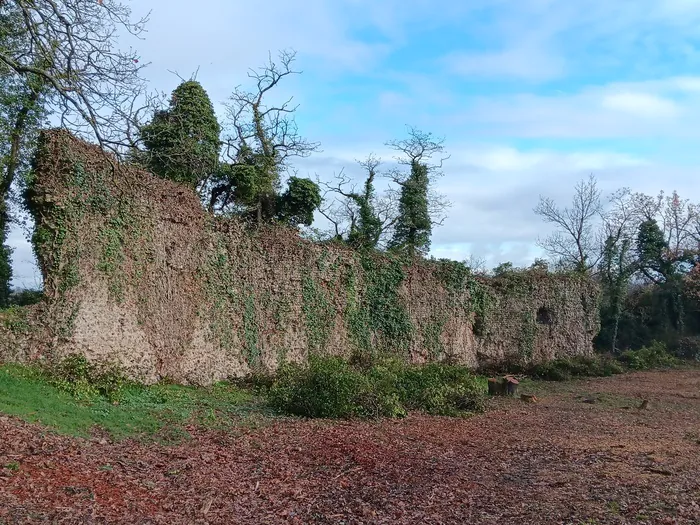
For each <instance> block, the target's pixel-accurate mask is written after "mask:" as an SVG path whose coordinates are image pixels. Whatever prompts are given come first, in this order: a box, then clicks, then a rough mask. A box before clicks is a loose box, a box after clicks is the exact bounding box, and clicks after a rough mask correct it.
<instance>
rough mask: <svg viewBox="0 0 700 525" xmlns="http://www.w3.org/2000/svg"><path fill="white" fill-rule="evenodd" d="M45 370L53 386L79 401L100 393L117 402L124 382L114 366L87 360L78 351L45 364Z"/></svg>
mask: <svg viewBox="0 0 700 525" xmlns="http://www.w3.org/2000/svg"><path fill="white" fill-rule="evenodd" d="M46 372H47V374H48V376H49V378H50V382H51V384H53V385H54V386H55V387H56V388H58V389H59V390H63V391H64V392H67V393H69V394H71V395H72V396H74V397H75V398H78V399H82V400H90V399H94V398H96V397H98V396H103V397H105V398H107V399H108V400H109V401H113V402H114V401H119V400H120V399H121V397H122V394H123V390H124V387H125V386H126V384H127V381H126V378H125V377H124V374H123V372H122V371H121V369H120V368H119V367H118V366H117V365H114V364H110V363H102V364H95V363H91V362H89V361H88V360H87V358H86V357H85V356H84V355H81V354H70V355H68V356H66V357H65V358H63V359H62V360H60V361H58V362H57V363H52V364H50V365H48V367H47V369H46Z"/></svg>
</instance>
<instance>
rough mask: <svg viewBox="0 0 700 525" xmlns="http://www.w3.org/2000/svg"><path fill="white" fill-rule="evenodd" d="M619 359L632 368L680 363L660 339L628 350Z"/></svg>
mask: <svg viewBox="0 0 700 525" xmlns="http://www.w3.org/2000/svg"><path fill="white" fill-rule="evenodd" d="M619 360H620V362H621V363H623V364H624V365H625V366H626V367H627V368H630V369H631V370H649V369H651V368H670V367H672V366H675V365H677V364H678V360H677V359H676V358H675V357H674V356H672V355H671V354H670V353H669V351H668V349H667V348H666V345H665V344H664V343H660V342H658V341H654V342H653V343H651V344H650V345H649V346H645V347H643V348H640V349H639V350H627V351H626V352H623V353H622V354H621V355H620V357H619Z"/></svg>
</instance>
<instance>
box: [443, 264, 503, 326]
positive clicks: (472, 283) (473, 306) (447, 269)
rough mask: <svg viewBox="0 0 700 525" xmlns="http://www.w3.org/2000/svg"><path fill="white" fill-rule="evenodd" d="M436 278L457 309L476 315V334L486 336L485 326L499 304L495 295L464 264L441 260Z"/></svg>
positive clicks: (474, 321)
mask: <svg viewBox="0 0 700 525" xmlns="http://www.w3.org/2000/svg"><path fill="white" fill-rule="evenodd" d="M436 276H437V277H438V279H440V281H441V282H442V283H443V285H444V286H445V289H446V290H447V291H448V293H449V295H450V300H451V301H452V304H453V305H454V306H455V307H458V308H462V309H463V311H464V312H466V313H467V314H473V315H474V320H473V323H474V332H475V333H476V335H478V336H484V335H486V333H485V328H484V327H485V326H486V325H487V320H488V318H489V315H490V313H491V311H492V309H493V308H494V307H495V305H496V303H497V298H496V296H495V295H494V293H493V292H492V291H491V290H489V288H488V287H487V286H485V285H484V284H483V283H482V282H480V281H479V280H478V279H477V278H476V277H475V276H474V274H473V273H472V271H471V269H470V268H469V267H468V266H467V265H466V264H464V263H462V262H458V261H451V260H449V259H440V260H438V261H437V268H436Z"/></svg>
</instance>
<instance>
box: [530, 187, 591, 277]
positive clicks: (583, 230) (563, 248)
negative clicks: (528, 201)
mask: <svg viewBox="0 0 700 525" xmlns="http://www.w3.org/2000/svg"><path fill="white" fill-rule="evenodd" d="M601 212H602V206H601V200H600V191H599V190H598V186H597V183H596V180H595V178H594V177H593V176H590V177H589V178H588V179H587V180H583V181H581V182H579V183H578V184H577V185H576V189H575V193H574V199H573V202H572V204H571V207H566V208H563V209H562V208H559V207H558V206H557V204H556V203H555V202H554V200H553V199H551V198H546V197H540V202H539V204H538V205H537V207H536V208H535V213H536V214H537V215H539V216H541V217H542V219H543V220H544V221H545V222H547V223H550V224H552V225H554V226H555V227H556V231H555V232H554V233H553V234H552V235H550V236H549V237H546V238H544V239H539V240H538V244H539V246H541V247H542V248H543V249H544V250H545V251H546V252H547V253H548V254H549V255H550V256H552V257H553V258H555V259H557V262H558V263H559V264H560V265H562V266H563V267H566V268H575V269H578V270H579V271H590V270H592V269H594V268H595V267H596V265H597V264H598V261H599V260H600V254H601V242H602V240H601V237H600V235H599V231H598V230H597V228H596V220H597V219H598V218H599V217H600V214H601Z"/></svg>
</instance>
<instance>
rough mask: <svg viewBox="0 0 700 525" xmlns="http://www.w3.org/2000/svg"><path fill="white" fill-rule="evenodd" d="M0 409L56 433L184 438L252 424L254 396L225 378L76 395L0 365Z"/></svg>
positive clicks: (28, 370)
mask: <svg viewBox="0 0 700 525" xmlns="http://www.w3.org/2000/svg"><path fill="white" fill-rule="evenodd" d="M0 413H2V414H6V415H12V416H16V417H18V418H20V419H22V420H24V421H27V422H30V423H41V424H42V425H45V426H47V427H49V428H51V429H53V430H55V431H56V432H58V433H61V434H68V435H73V436H81V437H89V436H90V435H92V434H93V433H94V430H95V429H96V428H99V429H100V430H102V431H104V432H106V433H108V434H109V436H110V437H111V438H112V439H114V440H120V439H124V438H127V437H132V436H140V437H145V438H148V437H150V438H152V439H155V440H157V441H164V442H171V441H178V440H181V439H186V438H187V437H188V436H189V434H188V433H187V430H186V427H187V426H188V425H190V424H194V425H197V426H200V427H206V428H217V429H226V428H231V427H232V426H236V425H240V424H242V423H243V424H246V423H248V424H250V423H251V422H252V423H253V424H254V423H255V421H254V420H255V418H256V416H257V417H258V419H260V417H261V416H263V414H262V413H261V407H260V402H259V400H258V399H257V398H256V397H255V396H254V395H253V394H252V393H251V392H250V391H247V390H244V389H241V388H239V387H237V386H236V385H233V384H230V383H224V382H222V383H217V384H215V385H213V386H211V387H209V388H195V387H187V386H179V385H171V384H157V385H152V386H142V385H133V384H129V385H127V386H126V387H125V388H124V391H123V395H122V396H121V397H120V401H119V402H118V403H114V402H110V401H109V400H108V399H106V398H105V397H102V396H96V397H94V398H92V399H89V400H83V399H78V398H76V397H74V396H72V395H71V394H70V393H68V392H65V391H62V390H60V389H59V388H56V387H55V386H53V385H52V384H51V383H50V382H48V381H46V379H45V378H44V377H43V376H42V373H41V372H40V371H39V370H38V369H35V368H32V367H26V366H20V365H9V364H8V365H0Z"/></svg>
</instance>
